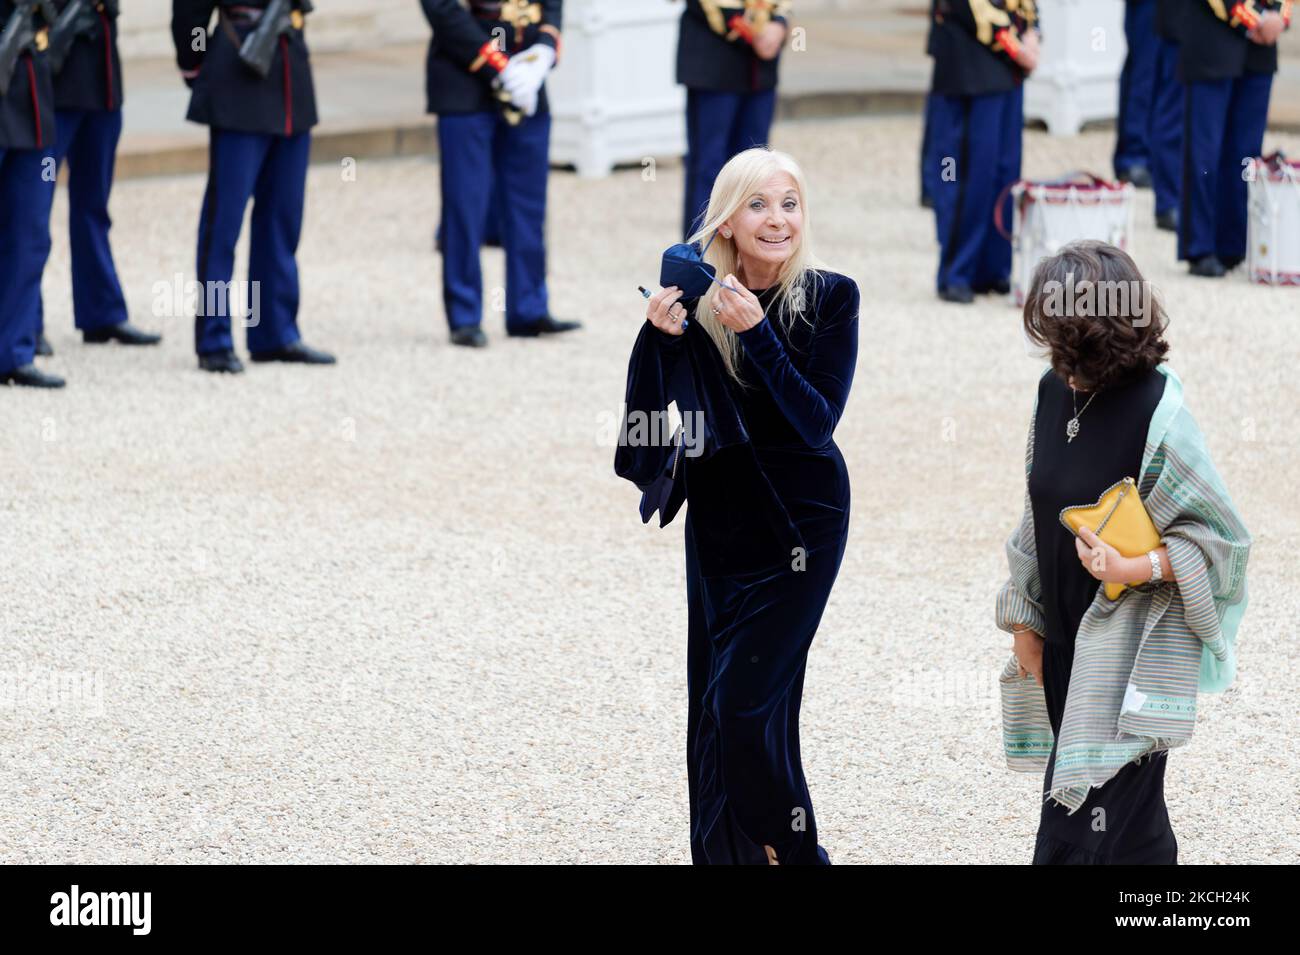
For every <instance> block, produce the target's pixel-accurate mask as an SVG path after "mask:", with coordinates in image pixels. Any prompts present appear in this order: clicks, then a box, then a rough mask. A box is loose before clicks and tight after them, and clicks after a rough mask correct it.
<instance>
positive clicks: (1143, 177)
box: [1119, 166, 1151, 189]
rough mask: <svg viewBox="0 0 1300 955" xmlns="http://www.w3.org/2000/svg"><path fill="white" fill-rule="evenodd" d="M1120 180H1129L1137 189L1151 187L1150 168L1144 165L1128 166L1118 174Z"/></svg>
mask: <svg viewBox="0 0 1300 955" xmlns="http://www.w3.org/2000/svg"><path fill="white" fill-rule="evenodd" d="M1119 181H1120V182H1131V183H1133V185H1135V186H1136V187H1137V188H1139V189H1150V188H1151V170H1150V169H1148V168H1147V167H1146V166H1130V167H1129V168H1128V169H1125V170H1124V171H1123V172H1122V173H1120V174H1119Z"/></svg>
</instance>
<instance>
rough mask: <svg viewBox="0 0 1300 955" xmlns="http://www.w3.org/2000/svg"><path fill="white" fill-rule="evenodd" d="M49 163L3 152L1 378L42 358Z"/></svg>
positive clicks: (38, 153)
mask: <svg viewBox="0 0 1300 955" xmlns="http://www.w3.org/2000/svg"><path fill="white" fill-rule="evenodd" d="M47 158H49V152H48V151H47V150H45V149H6V148H4V147H0V374H8V373H9V372H11V371H13V370H14V369H16V368H21V367H22V366H23V365H30V364H31V363H32V359H33V357H34V356H35V353H36V321H37V315H38V314H39V312H40V307H41V273H42V272H44V271H45V260H46V259H48V258H49V255H50V201H51V198H50V197H51V196H52V195H53V194H54V177H53V176H52V175H50V174H49V173H48V172H47V169H48V168H49V167H48V164H47V163H46V162H45V160H46V159H47Z"/></svg>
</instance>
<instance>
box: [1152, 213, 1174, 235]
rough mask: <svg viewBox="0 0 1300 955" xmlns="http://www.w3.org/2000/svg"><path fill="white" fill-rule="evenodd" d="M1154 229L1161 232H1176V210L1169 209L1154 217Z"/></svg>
mask: <svg viewBox="0 0 1300 955" xmlns="http://www.w3.org/2000/svg"><path fill="white" fill-rule="evenodd" d="M1156 228H1157V229H1160V230H1161V231H1162V232H1177V231H1178V210H1177V209H1170V210H1169V211H1168V212H1162V213H1160V214H1159V215H1157V216H1156Z"/></svg>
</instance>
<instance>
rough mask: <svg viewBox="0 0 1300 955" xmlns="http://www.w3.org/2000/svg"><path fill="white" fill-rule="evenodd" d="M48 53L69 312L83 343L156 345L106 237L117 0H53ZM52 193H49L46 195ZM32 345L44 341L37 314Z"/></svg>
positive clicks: (116, 134)
mask: <svg viewBox="0 0 1300 955" xmlns="http://www.w3.org/2000/svg"><path fill="white" fill-rule="evenodd" d="M53 2H54V4H55V6H56V7H57V9H58V11H59V15H58V17H57V18H56V19H55V21H54V23H53V24H52V25H51V26H50V32H49V49H48V50H47V51H46V56H47V58H48V59H49V62H50V70H51V71H52V72H53V73H54V108H55V111H56V116H57V121H58V128H59V135H58V137H57V138H56V139H55V142H54V159H55V162H56V163H59V164H62V163H63V161H64V160H65V159H66V160H67V161H68V167H69V176H68V234H69V238H70V243H69V244H70V246H71V249H72V310H73V317H74V321H75V323H76V327H77V328H78V329H80V330H81V337H82V339H83V340H84V341H86V342H91V343H102V342H108V341H118V342H121V343H122V344H124V345H156V344H157V343H158V342H159V341H161V340H162V336H161V335H154V334H151V333H148V332H144V331H141V330H140V329H138V328H136V327H135V326H133V325H132V324H131V323H130V322H129V321H128V320H127V311H126V299H125V298H124V297H123V295H122V285H121V283H120V282H119V281H118V278H117V268H116V267H115V266H114V265H113V252H112V249H111V248H110V247H109V243H108V230H109V229H110V228H111V227H112V225H113V223H112V220H111V219H110V218H109V215H108V196H109V192H110V191H111V190H112V188H113V164H114V162H115V160H116V158H117V142H118V140H119V139H120V138H121V136H122V63H121V59H120V58H119V56H118V52H117V15H118V0H53ZM51 195H52V194H51ZM38 323H39V325H38V330H37V338H36V341H37V350H38V352H40V353H49V352H50V348H49V345H48V343H46V342H45V341H44V338H45V336H44V314H43V312H42V314H41V315H39V316H38Z"/></svg>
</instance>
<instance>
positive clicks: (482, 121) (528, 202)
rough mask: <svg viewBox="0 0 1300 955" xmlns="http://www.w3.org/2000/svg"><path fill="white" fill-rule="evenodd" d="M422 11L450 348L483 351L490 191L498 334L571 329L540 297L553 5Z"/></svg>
mask: <svg viewBox="0 0 1300 955" xmlns="http://www.w3.org/2000/svg"><path fill="white" fill-rule="evenodd" d="M421 5H422V6H423V8H424V14H425V17H426V18H427V19H428V21H429V23H430V25H431V26H432V27H433V40H432V42H431V43H430V44H429V54H428V60H427V64H426V67H427V68H426V77H427V84H426V92H427V95H428V111H429V112H430V113H436V114H437V116H438V151H439V165H440V169H441V184H442V297H443V304H444V306H445V308H446V311H447V322H448V324H449V325H450V326H451V341H452V343H453V344H455V345H465V346H469V347H474V348H481V347H483V346H485V345H487V336H486V335H485V334H484V332H483V328H482V319H483V272H482V268H481V266H480V263H479V251H480V249H481V247H482V245H483V240H484V230H485V229H486V228H487V224H488V212H489V207H490V205H491V204H492V203H493V201H494V200H493V190H494V189H495V190H496V192H497V194H498V197H499V200H500V201H499V210H500V212H499V216H498V224H499V229H500V239H501V245H502V247H503V248H504V249H505V257H506V303H505V305H506V334H507V335H509V336H511V337H519V338H531V337H535V336H537V335H544V334H554V333H557V332H567V331H571V330H572V329H575V328H579V327H581V323H579V322H572V321H560V320H558V319H556V318H554V317H552V316H551V314H550V306H549V301H548V297H547V290H546V240H545V234H544V232H545V224H546V186H547V178H548V175H549V172H550V147H551V115H550V110H549V108H548V105H547V99H546V86H545V82H546V75H547V74H548V73H549V72H550V70H551V68H552V67H553V66H554V65H555V63H556V61H557V60H558V59H559V54H560V42H561V41H560V29H561V14H562V9H561V8H562V3H561V0H541V2H530V0H466V2H464V3H462V2H460V0H421ZM485 170H490V173H487V174H485Z"/></svg>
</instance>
